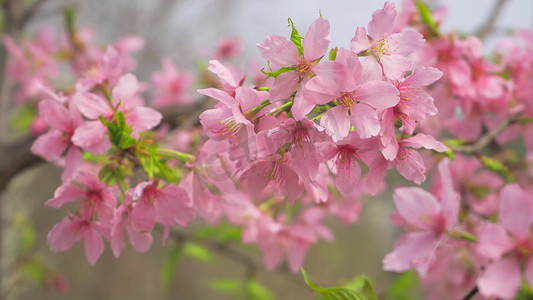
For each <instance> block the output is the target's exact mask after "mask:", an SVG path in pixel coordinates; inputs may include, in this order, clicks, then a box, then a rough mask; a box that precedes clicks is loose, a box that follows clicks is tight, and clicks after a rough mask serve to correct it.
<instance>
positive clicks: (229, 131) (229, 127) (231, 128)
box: [218, 116, 244, 137]
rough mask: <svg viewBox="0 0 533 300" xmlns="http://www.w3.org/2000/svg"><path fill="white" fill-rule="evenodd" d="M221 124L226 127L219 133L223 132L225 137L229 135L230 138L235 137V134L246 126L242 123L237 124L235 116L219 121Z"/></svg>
mask: <svg viewBox="0 0 533 300" xmlns="http://www.w3.org/2000/svg"><path fill="white" fill-rule="evenodd" d="M219 123H220V124H221V125H223V126H224V127H223V128H221V129H220V130H219V131H218V132H221V133H222V135H224V136H225V135H229V136H230V137H234V136H235V134H236V133H237V132H238V131H239V130H240V129H241V128H242V127H243V126H244V124H242V123H237V122H235V117H234V116H231V117H229V118H226V119H224V120H222V121H219Z"/></svg>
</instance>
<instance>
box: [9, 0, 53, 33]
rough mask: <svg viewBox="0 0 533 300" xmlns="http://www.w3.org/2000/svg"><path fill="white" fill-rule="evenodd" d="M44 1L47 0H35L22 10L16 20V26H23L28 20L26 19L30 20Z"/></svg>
mask: <svg viewBox="0 0 533 300" xmlns="http://www.w3.org/2000/svg"><path fill="white" fill-rule="evenodd" d="M46 1H48V0H37V1H35V3H33V4H32V5H30V6H29V7H28V8H26V10H24V11H23V12H22V14H21V16H20V17H19V18H18V20H17V21H18V23H17V25H18V27H19V28H23V27H24V26H25V25H26V23H27V22H28V20H30V19H31V18H32V17H33V16H34V15H35V14H36V13H37V11H38V10H39V9H40V8H41V6H43V4H44V3H45V2H46Z"/></svg>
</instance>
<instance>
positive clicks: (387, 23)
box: [368, 2, 396, 40]
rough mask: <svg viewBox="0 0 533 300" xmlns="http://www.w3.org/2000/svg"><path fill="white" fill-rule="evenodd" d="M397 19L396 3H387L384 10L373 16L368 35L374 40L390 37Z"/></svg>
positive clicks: (376, 12) (377, 11)
mask: <svg viewBox="0 0 533 300" xmlns="http://www.w3.org/2000/svg"><path fill="white" fill-rule="evenodd" d="M395 19H396V7H395V5H394V3H391V2H385V5H383V9H379V10H376V11H375V12H374V13H373V14H372V21H370V23H368V33H369V34H370V36H371V37H372V38H373V39H374V40H378V39H380V38H381V37H383V36H385V35H389V34H390V33H391V32H392V29H393V27H394V20H395Z"/></svg>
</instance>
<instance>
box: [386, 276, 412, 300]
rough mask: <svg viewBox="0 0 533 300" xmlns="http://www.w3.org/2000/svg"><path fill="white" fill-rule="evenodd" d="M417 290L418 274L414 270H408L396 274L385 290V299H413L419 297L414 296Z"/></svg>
mask: <svg viewBox="0 0 533 300" xmlns="http://www.w3.org/2000/svg"><path fill="white" fill-rule="evenodd" d="M417 291H418V276H417V275H416V272H414V271H409V272H405V273H403V274H401V275H400V276H398V278H397V279H396V281H394V282H393V283H392V284H391V285H390V286H389V290H388V291H387V299H394V300H413V299H420V297H416V296H415V295H416V293H417Z"/></svg>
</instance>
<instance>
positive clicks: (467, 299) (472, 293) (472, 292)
mask: <svg viewBox="0 0 533 300" xmlns="http://www.w3.org/2000/svg"><path fill="white" fill-rule="evenodd" d="M478 292H479V289H478V288H477V286H475V287H474V288H472V289H471V290H470V291H469V292H468V294H466V296H464V297H463V298H462V299H461V300H470V299H473V298H474V296H475V295H476V294H477V293H478Z"/></svg>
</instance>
